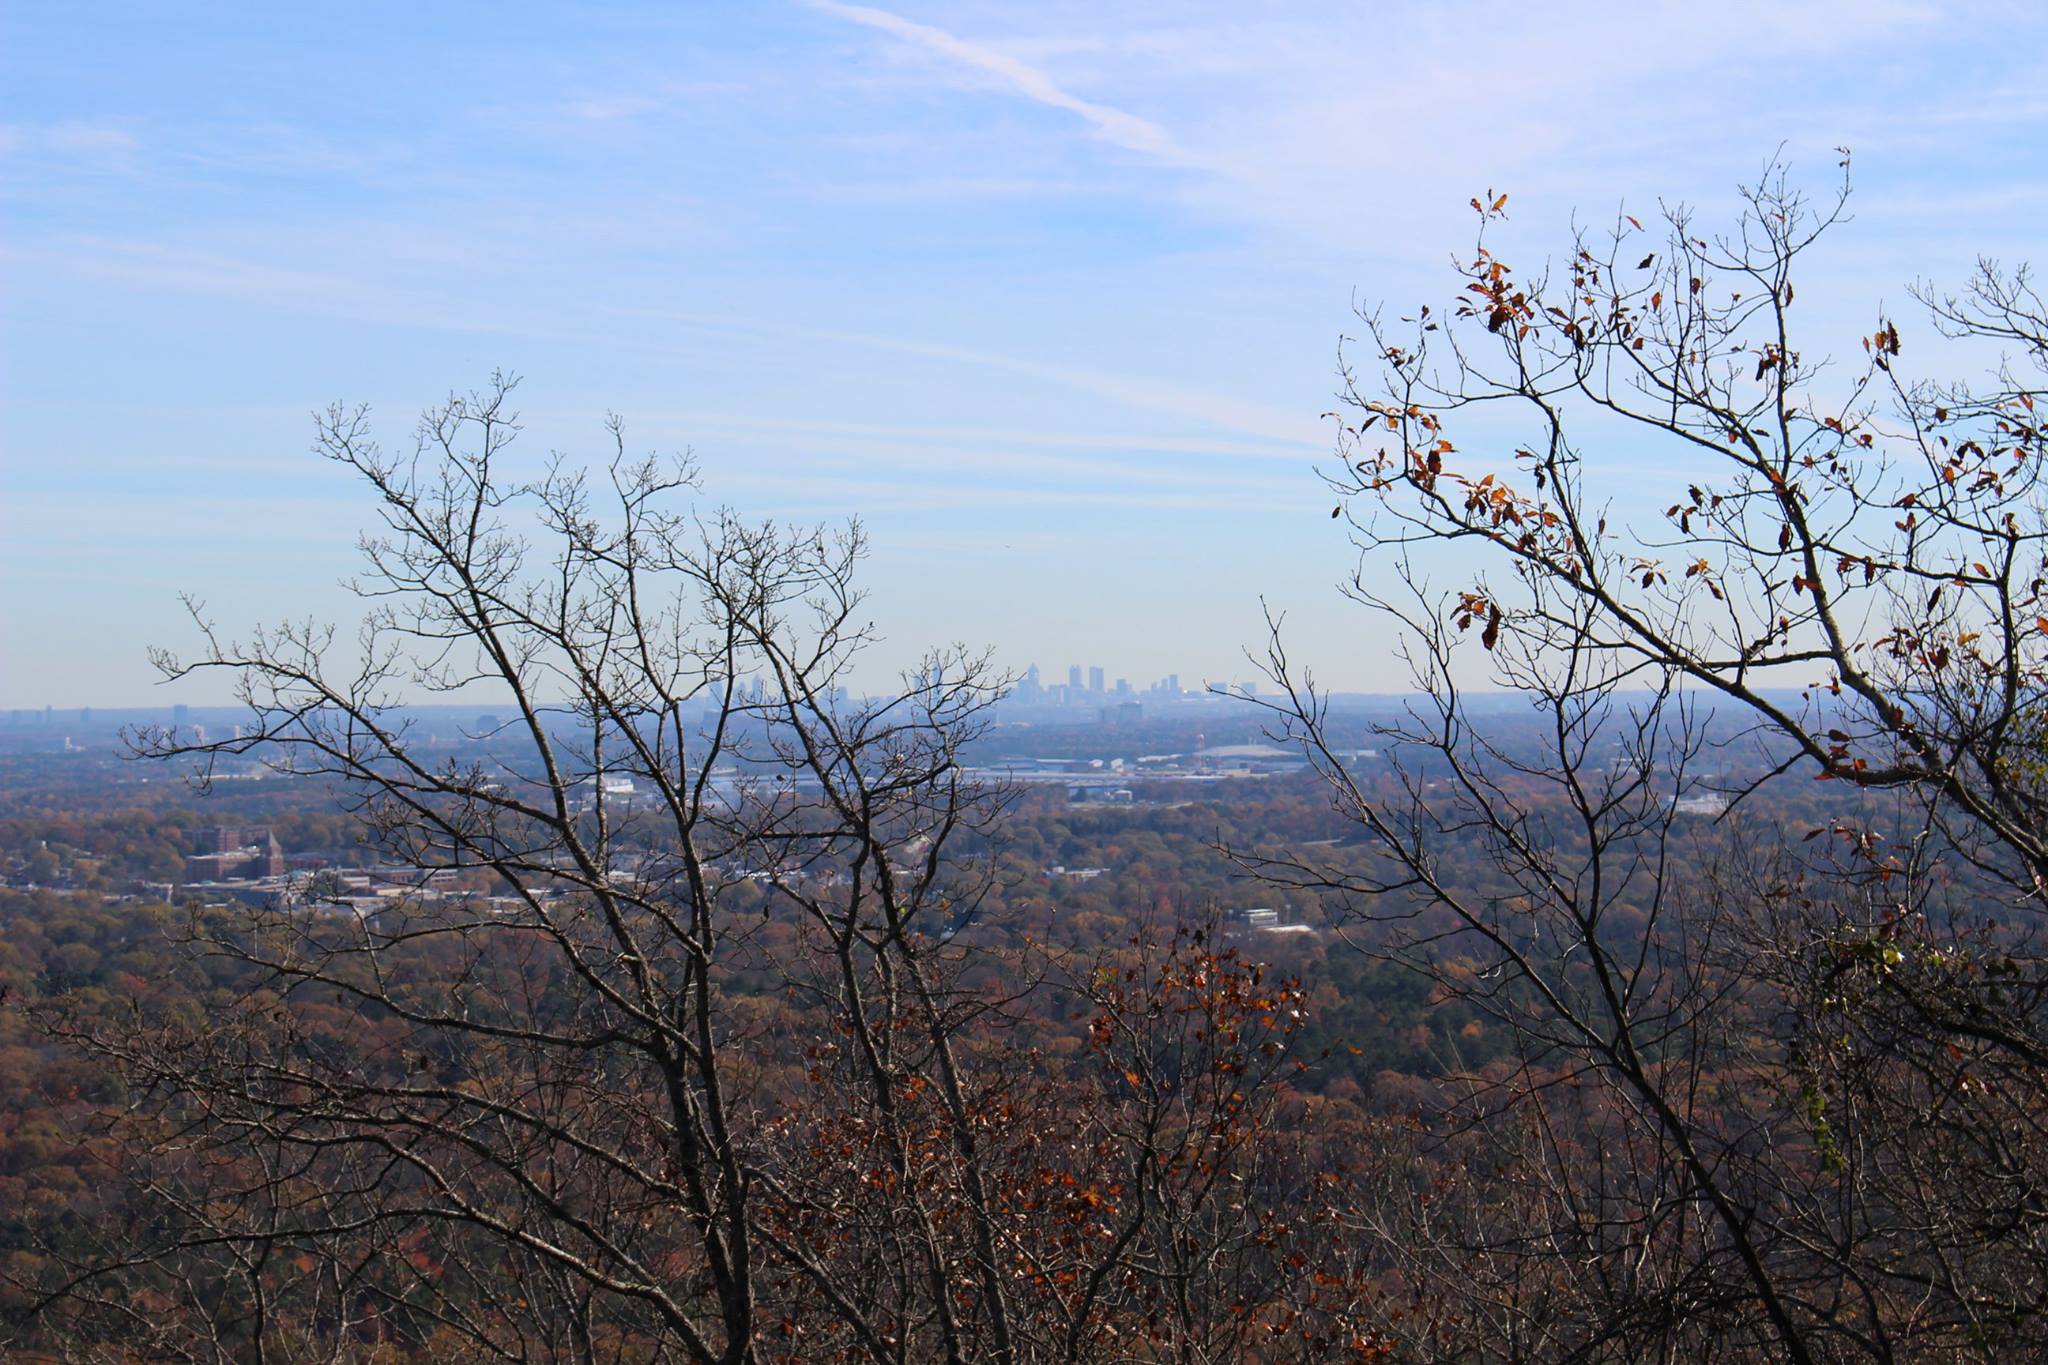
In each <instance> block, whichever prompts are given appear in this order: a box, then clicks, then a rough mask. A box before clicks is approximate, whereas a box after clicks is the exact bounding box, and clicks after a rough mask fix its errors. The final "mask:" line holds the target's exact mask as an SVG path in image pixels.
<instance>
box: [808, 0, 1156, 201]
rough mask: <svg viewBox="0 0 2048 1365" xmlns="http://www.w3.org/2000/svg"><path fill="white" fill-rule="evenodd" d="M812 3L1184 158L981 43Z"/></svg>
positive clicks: (1134, 124)
mask: <svg viewBox="0 0 2048 1365" xmlns="http://www.w3.org/2000/svg"><path fill="white" fill-rule="evenodd" d="M812 4H813V5H814V6H816V7H817V8H818V9H821V10H823V11H825V12H826V13H828V14H836V15H838V16H839V17H840V18H842V19H846V20H848V21H850V22H852V23H856V24H863V25H865V26H867V27H868V28H872V29H877V30H879V31H881V32H883V33H887V34H890V35H892V36H893V37H897V38H901V39H902V40H904V41H905V42H907V43H911V44H914V45H915V46H917V47H921V48H923V49H925V50H926V51H928V52H932V53H935V54H937V55H938V56H941V57H944V58H946V59H948V60H950V61H952V62H955V63H958V64H959V65H961V66H964V67H967V68H969V69H970V70H973V71H978V72H980V73H981V74H982V75H984V76H988V77H990V78H992V79H993V80H995V81H996V82H997V83H999V84H1001V85H1004V86H1007V87H1008V88H1009V89H1011V90H1012V91H1014V92H1015V93H1017V94H1019V95H1022V96H1023V97H1024V98H1026V99H1028V100H1032V101H1035V102H1036V103H1039V104H1042V105H1045V106H1046V107H1047V108H1050V109H1063V110H1065V111H1066V112H1068V113H1070V114H1076V115H1078V116H1080V117H1081V118H1082V119H1084V120H1085V121H1086V122H1087V123H1088V124H1089V125H1090V126H1092V127H1093V128H1094V129H1095V132H1096V134H1097V135H1098V136H1100V137H1101V138H1103V139H1104V140H1105V141H1107V142H1112V143H1114V144H1116V145H1117V146H1119V147H1122V148H1125V149H1126V150H1128V151H1133V152H1142V153H1144V154H1145V155H1147V156H1154V157H1158V158H1160V159H1161V160H1164V161H1172V162H1180V161H1184V160H1185V159H1186V158H1185V156H1184V154H1183V153H1182V152H1181V150H1180V148H1179V147H1177V146H1176V145H1175V144H1174V140H1173V138H1172V136H1171V135H1170V134H1168V133H1167V131H1166V130H1165V129H1164V128H1162V127H1160V126H1159V125H1158V124H1156V123H1154V122H1152V121H1151V120H1150V119H1146V118H1141V117H1139V116H1138V115H1136V114H1133V113H1129V112H1127V111H1125V110H1122V109H1118V108H1115V107H1114V106H1112V105H1107V104H1098V103H1096V102H1095V101H1093V100H1084V99H1082V98H1081V97H1080V96H1078V95H1075V94H1073V93H1072V92H1070V91H1068V90H1066V89H1064V88H1063V87H1062V86H1061V85H1060V84H1059V83H1058V82H1057V81H1055V80H1053V78H1052V77H1051V76H1049V75H1047V74H1046V73H1045V72H1044V71H1043V70H1041V69H1039V68H1038V67H1035V66H1032V65H1030V64H1028V63H1026V62H1022V61H1019V60H1018V59H1017V58H1015V57H1013V56H1011V55H1009V54H1008V53H1006V52H1002V51H999V50H998V49H996V48H993V47H990V46H988V45H987V44H985V43H976V42H969V41H968V40H967V39H965V38H961V37H959V36H957V35H955V34H952V33H948V32H947V31H946V30H944V29H942V28H934V27H932V26H931V25H930V24H920V23H917V22H916V21H914V20H911V19H905V18H904V17H903V16H901V15H899V14H892V13H890V12H889V11H888V10H882V9H875V8H874V7H873V6H870V5H849V4H844V3H842V2H841V0H812Z"/></svg>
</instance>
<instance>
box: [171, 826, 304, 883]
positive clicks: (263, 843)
mask: <svg viewBox="0 0 2048 1365" xmlns="http://www.w3.org/2000/svg"><path fill="white" fill-rule="evenodd" d="M193 843H194V849H193V852H192V855H191V856H190V857H188V858H186V859H185V878H186V880H187V881H195V882H218V881H225V880H227V879H228V878H230V877H281V876H283V875H284V871H285V856H284V849H283V848H281V847H280V846H279V845H278V842H277V836H276V835H275V834H273V833H271V832H270V828H269V827H268V826H266V825H216V826H213V827H212V828H210V829H202V830H200V831H199V832H198V833H197V834H196V835H194V836H193Z"/></svg>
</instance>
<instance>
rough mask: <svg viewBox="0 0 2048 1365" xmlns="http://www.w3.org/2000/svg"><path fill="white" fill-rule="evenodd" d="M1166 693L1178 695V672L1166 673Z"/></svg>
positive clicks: (1173, 695)
mask: <svg viewBox="0 0 2048 1365" xmlns="http://www.w3.org/2000/svg"><path fill="white" fill-rule="evenodd" d="M1166 695H1167V696H1169V697H1176V698H1177V697H1179V696H1180V674H1178V673H1169V674H1167V675H1166Z"/></svg>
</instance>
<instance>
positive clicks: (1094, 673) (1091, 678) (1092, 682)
mask: <svg viewBox="0 0 2048 1365" xmlns="http://www.w3.org/2000/svg"><path fill="white" fill-rule="evenodd" d="M1088 690H1089V691H1090V692H1093V693H1095V695H1097V696H1101V695H1102V670H1101V669H1100V668H1091V669H1089V670H1088Z"/></svg>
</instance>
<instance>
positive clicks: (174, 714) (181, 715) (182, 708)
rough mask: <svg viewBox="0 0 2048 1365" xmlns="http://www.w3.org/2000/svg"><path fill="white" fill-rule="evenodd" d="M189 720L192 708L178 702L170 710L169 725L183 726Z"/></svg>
mask: <svg viewBox="0 0 2048 1365" xmlns="http://www.w3.org/2000/svg"><path fill="white" fill-rule="evenodd" d="M190 719H192V708H191V707H189V706H187V705H185V703H184V702H179V703H178V704H177V705H176V706H173V707H172V708H171V724H173V725H183V724H184V723H185V722H186V721H188V720H190Z"/></svg>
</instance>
